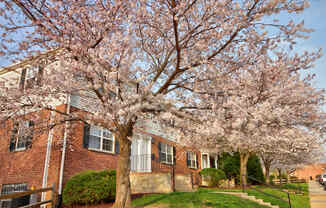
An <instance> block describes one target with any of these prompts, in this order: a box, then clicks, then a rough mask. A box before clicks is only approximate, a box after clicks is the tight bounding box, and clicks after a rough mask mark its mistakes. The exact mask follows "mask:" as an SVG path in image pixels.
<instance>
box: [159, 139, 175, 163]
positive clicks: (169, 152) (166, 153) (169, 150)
mask: <svg viewBox="0 0 326 208" xmlns="http://www.w3.org/2000/svg"><path fill="white" fill-rule="evenodd" d="M159 145H160V161H161V162H163V163H166V164H173V146H171V145H168V144H164V143H159Z"/></svg>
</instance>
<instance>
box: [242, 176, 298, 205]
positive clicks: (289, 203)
mask: <svg viewBox="0 0 326 208" xmlns="http://www.w3.org/2000/svg"><path fill="white" fill-rule="evenodd" d="M242 177H243V178H242V180H243V179H244V177H247V178H248V179H251V180H253V181H255V182H258V183H260V184H263V185H265V186H267V187H269V188H272V189H276V190H278V191H280V192H282V193H285V194H287V198H288V200H285V199H283V198H281V197H279V196H276V195H274V194H271V193H267V192H265V191H262V190H259V189H257V188H254V187H252V186H244V185H242V192H245V189H246V188H249V189H252V190H255V191H257V192H259V193H262V194H264V195H266V196H270V197H273V198H275V199H278V200H280V201H283V202H285V203H287V204H288V205H289V208H292V205H291V198H290V193H289V191H283V190H282V188H281V187H279V186H273V185H270V184H267V183H265V182H264V181H260V180H258V179H256V178H254V177H252V176H248V175H242Z"/></svg>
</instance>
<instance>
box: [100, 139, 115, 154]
mask: <svg viewBox="0 0 326 208" xmlns="http://www.w3.org/2000/svg"><path fill="white" fill-rule="evenodd" d="M112 143H113V142H112V141H111V140H108V139H103V146H102V147H103V150H105V151H110V152H112V151H113V148H112V147H113V145H112Z"/></svg>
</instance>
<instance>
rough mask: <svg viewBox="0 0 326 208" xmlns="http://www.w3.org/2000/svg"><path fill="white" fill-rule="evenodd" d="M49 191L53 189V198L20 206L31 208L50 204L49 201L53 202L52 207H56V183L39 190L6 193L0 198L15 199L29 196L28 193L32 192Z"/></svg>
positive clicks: (21, 207)
mask: <svg viewBox="0 0 326 208" xmlns="http://www.w3.org/2000/svg"><path fill="white" fill-rule="evenodd" d="M48 191H51V199H50V200H45V201H40V202H35V203H32V204H28V205H25V206H20V207H19V208H30V207H35V206H40V205H42V204H49V203H51V205H52V207H54V193H55V189H54V185H53V186H52V187H48V188H41V189H37V190H30V191H24V192H15V193H11V194H6V195H0V200H11V199H15V198H20V197H24V196H28V195H32V194H36V193H42V192H48Z"/></svg>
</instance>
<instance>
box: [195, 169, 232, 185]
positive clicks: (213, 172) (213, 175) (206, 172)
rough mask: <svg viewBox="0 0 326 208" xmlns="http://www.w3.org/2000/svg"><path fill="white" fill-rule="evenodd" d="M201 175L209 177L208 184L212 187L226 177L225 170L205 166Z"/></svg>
mask: <svg viewBox="0 0 326 208" xmlns="http://www.w3.org/2000/svg"><path fill="white" fill-rule="evenodd" d="M200 175H201V176H204V177H205V178H206V179H208V183H209V184H208V185H209V186H212V187H213V186H214V187H218V186H219V185H220V183H221V181H222V180H224V179H226V176H225V173H224V171H223V170H221V169H215V168H205V169H203V170H201V171H200Z"/></svg>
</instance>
